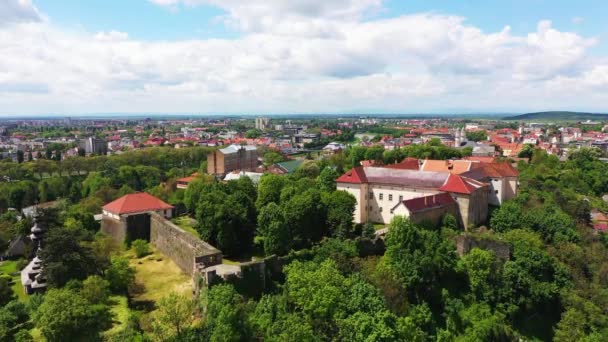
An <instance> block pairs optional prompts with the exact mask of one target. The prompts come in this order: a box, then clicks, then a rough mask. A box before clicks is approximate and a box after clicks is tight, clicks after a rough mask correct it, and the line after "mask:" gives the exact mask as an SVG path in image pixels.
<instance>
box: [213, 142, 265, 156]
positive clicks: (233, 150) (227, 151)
mask: <svg viewBox="0 0 608 342" xmlns="http://www.w3.org/2000/svg"><path fill="white" fill-rule="evenodd" d="M241 149H242V150H245V151H256V150H257V147H255V146H251V145H243V146H241V145H234V144H233V145H230V146H228V147H224V148H222V149H220V152H222V153H223V154H231V153H236V152H238V151H239V150H241Z"/></svg>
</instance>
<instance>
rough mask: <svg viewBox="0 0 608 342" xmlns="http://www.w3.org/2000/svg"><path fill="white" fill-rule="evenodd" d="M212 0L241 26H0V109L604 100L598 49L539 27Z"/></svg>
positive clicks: (363, 4) (471, 105)
mask: <svg viewBox="0 0 608 342" xmlns="http://www.w3.org/2000/svg"><path fill="white" fill-rule="evenodd" d="M159 1H161V2H163V3H164V4H165V5H168V6H171V5H173V6H176V5H178V3H177V0H176V1H173V0H157V1H156V2H159ZM194 1H197V0H186V1H181V3H184V4H186V5H195V2H194ZM211 1H215V0H209V1H205V2H206V3H210V2H211ZM218 1H219V0H218ZM222 4H223V5H222V6H223V7H224V8H226V9H227V11H228V12H229V20H236V21H238V25H239V27H243V28H246V27H249V28H250V29H247V30H246V31H244V32H243V34H242V36H241V37H240V38H237V39H230V40H228V39H208V40H187V41H139V40H136V39H132V38H130V37H129V35H128V34H127V33H124V32H118V31H109V32H98V33H94V34H93V33H90V32H68V31H63V30H60V29H58V28H57V27H55V26H53V24H52V23H51V22H47V21H42V22H29V23H14V24H11V25H8V26H4V27H0V56H2V57H1V58H0V94H1V96H0V113H36V112H39V113H49V112H50V113H83V112H142V111H143V112H146V111H152V112H205V113H207V112H342V111H371V112H380V111H386V112H420V111H423V110H443V109H461V110H466V109H470V110H473V111H479V110H482V109H488V110H500V111H502V110H535V109H544V108H546V107H547V106H550V107H552V108H555V107H556V106H559V105H560V104H564V105H568V106H569V108H571V107H572V104H573V103H574V104H578V105H579V106H580V107H581V108H582V109H589V110H591V109H593V108H601V106H602V105H604V104H605V103H606V101H607V100H608V95H606V94H608V93H607V92H606V91H605V87H606V86H607V85H608V63H606V62H605V61H602V60H598V59H597V58H593V57H592V56H589V51H588V50H589V48H590V47H591V46H593V45H594V44H596V43H597V41H596V40H595V39H593V38H587V37H582V36H580V35H578V34H575V33H570V32H563V31H560V30H558V29H556V28H554V27H553V26H552V25H551V23H550V22H548V21H542V22H540V23H539V25H538V27H537V29H536V30H535V31H534V32H530V33H528V34H525V35H516V34H513V32H512V31H511V30H510V28H509V27H505V28H504V29H503V30H501V31H498V32H489V33H488V32H484V31H482V30H480V29H479V28H477V27H474V26H472V25H469V24H467V23H466V22H465V19H464V18H462V17H456V16H449V15H434V14H426V13H422V14H416V15H408V16H401V17H397V18H392V19H369V18H368V19H366V20H363V19H362V18H363V17H364V14H365V13H366V11H369V10H370V9H373V8H375V7H376V6H377V5H378V2H377V1H374V0H352V1H345V0H326V1H323V2H320V1H319V2H311V1H299V0H298V1H287V0H280V1H276V2H273V4H276V5H277V6H269V5H268V4H269V2H268V1H262V0H251V1H247V2H245V1H236V0H223V1H222ZM245 9H248V10H249V9H250V10H251V11H245ZM256 11H257V12H256ZM256 13H257V14H256ZM283 17H284V18H283ZM285 18H289V19H285ZM248 20H249V21H248ZM246 22H255V23H256V24H255V25H258V26H257V29H253V26H247V25H249V24H247V25H245V24H244V23H246ZM260 23H261V24H260Z"/></svg>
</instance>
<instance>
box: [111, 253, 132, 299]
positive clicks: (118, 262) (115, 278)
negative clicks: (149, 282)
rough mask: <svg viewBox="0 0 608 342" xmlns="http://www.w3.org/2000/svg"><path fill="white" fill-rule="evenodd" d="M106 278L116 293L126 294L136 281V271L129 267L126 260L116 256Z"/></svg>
mask: <svg viewBox="0 0 608 342" xmlns="http://www.w3.org/2000/svg"><path fill="white" fill-rule="evenodd" d="M105 278H106V279H107V280H108V282H109V283H110V289H111V290H112V291H113V292H114V293H126V292H127V291H128V290H129V288H130V287H131V286H132V285H133V283H134V281H135V269H134V268H132V267H131V266H129V260H127V259H126V258H123V257H120V256H115V257H112V259H111V263H110V267H109V268H108V269H107V270H106V272H105Z"/></svg>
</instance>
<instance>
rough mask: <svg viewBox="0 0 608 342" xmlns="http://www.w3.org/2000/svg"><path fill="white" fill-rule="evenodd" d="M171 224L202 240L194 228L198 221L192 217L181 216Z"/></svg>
mask: <svg viewBox="0 0 608 342" xmlns="http://www.w3.org/2000/svg"><path fill="white" fill-rule="evenodd" d="M171 222H173V223H175V224H176V225H177V226H178V227H180V228H181V229H183V230H185V231H187V232H188V233H190V234H192V235H194V236H196V237H197V238H200V235H199V234H198V231H197V230H196V229H195V228H194V226H195V225H196V220H195V219H193V218H192V217H190V216H180V217H176V218H174V219H173V220H171Z"/></svg>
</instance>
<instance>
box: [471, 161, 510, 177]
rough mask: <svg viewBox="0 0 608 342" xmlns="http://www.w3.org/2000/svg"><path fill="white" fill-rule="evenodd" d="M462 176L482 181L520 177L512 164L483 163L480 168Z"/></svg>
mask: <svg viewBox="0 0 608 342" xmlns="http://www.w3.org/2000/svg"><path fill="white" fill-rule="evenodd" d="M462 176H465V177H468V178H472V179H476V180H482V179H484V178H502V177H518V176H519V171H517V170H516V169H515V168H514V167H513V166H512V165H511V164H510V163H491V164H487V163H482V164H481V165H480V166H479V167H478V168H476V169H473V170H471V171H468V172H465V173H463V174H462Z"/></svg>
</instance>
